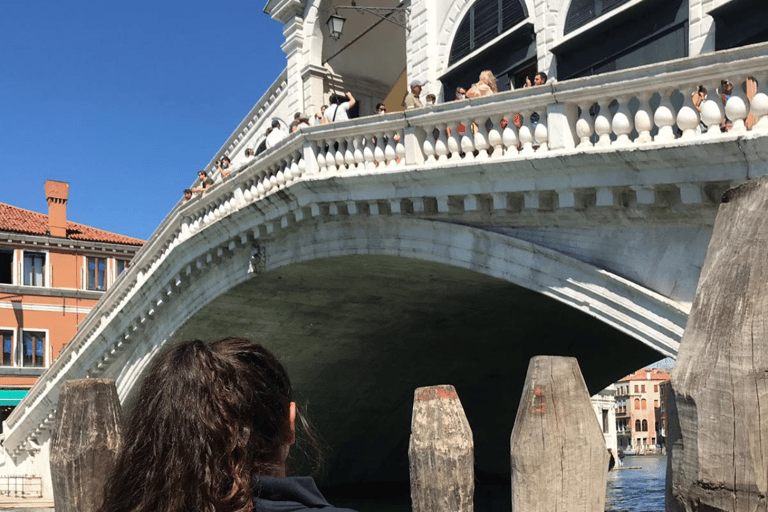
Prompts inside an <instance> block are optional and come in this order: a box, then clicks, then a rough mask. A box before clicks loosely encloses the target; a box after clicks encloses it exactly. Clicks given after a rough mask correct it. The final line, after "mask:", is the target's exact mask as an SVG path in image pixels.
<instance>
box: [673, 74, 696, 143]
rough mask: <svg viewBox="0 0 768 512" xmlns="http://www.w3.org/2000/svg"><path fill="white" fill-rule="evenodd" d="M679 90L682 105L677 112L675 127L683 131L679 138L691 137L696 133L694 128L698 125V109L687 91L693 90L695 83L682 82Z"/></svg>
mask: <svg viewBox="0 0 768 512" xmlns="http://www.w3.org/2000/svg"><path fill="white" fill-rule="evenodd" d="M680 90H681V92H682V93H683V105H682V106H681V107H680V110H679V111H678V112H677V127H678V128H680V130H682V132H683V134H682V135H681V136H680V140H686V139H693V138H695V137H696V136H697V135H698V132H697V130H696V128H698V126H699V111H698V109H697V108H696V105H694V104H693V98H692V97H691V92H689V91H695V90H696V85H694V84H683V86H682V87H681V88H680Z"/></svg>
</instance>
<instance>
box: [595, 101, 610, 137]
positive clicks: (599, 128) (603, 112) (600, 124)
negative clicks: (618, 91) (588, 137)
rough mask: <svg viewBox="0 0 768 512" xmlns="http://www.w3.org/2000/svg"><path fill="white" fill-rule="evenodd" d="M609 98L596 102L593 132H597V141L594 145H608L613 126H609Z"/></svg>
mask: <svg viewBox="0 0 768 512" xmlns="http://www.w3.org/2000/svg"><path fill="white" fill-rule="evenodd" d="M610 104H611V100H608V99H606V100H601V101H598V102H597V107H598V109H599V110H598V112H597V115H595V133H596V134H597V137H598V139H597V143H596V144H595V146H610V144H611V133H613V126H611V121H612V120H611V110H610Z"/></svg>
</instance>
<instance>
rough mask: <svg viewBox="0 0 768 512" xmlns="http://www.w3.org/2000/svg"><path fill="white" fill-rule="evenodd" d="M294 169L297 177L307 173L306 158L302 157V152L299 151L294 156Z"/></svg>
mask: <svg viewBox="0 0 768 512" xmlns="http://www.w3.org/2000/svg"><path fill="white" fill-rule="evenodd" d="M296 169H297V172H298V176H299V177H301V176H306V175H307V159H306V158H304V155H303V154H302V152H299V153H298V156H297V157H296Z"/></svg>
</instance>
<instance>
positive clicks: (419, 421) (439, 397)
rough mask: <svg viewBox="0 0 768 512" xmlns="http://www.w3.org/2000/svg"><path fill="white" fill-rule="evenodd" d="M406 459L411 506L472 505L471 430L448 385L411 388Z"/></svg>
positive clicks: (448, 508) (421, 510) (423, 509)
mask: <svg viewBox="0 0 768 512" xmlns="http://www.w3.org/2000/svg"><path fill="white" fill-rule="evenodd" d="M593 416H594V414H593ZM408 459H409V461H410V470H411V502H412V504H413V512H472V511H473V510H474V505H473V500H474V494H475V471H474V462H475V455H474V443H473V440H472V430H471V429H470V428H469V422H468V421H467V417H466V416H465V415H464V409H463V408H462V406H461V401H460V400H459V396H458V395H457V394H456V390H455V389H454V388H453V386H449V385H442V386H430V387H424V388H418V389H417V390H416V392H415V393H414V399H413V417H412V419H411V440H410V444H409V446H408Z"/></svg>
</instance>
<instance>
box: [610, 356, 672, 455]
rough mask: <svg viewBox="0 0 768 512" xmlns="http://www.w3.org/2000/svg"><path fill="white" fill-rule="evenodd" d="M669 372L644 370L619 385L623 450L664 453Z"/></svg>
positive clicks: (619, 430)
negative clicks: (665, 388)
mask: <svg viewBox="0 0 768 512" xmlns="http://www.w3.org/2000/svg"><path fill="white" fill-rule="evenodd" d="M668 381H669V372H667V371H666V370H663V369H656V368H654V369H649V368H646V369H642V370H638V371H636V372H635V373H633V374H630V375H627V376H626V377H624V378H623V379H621V380H620V381H619V382H617V383H616V429H617V437H618V444H619V446H618V447H619V449H620V450H623V451H624V452H629V453H636V454H641V453H648V452H656V451H659V450H661V449H662V447H663V446H664V444H665V438H666V424H665V422H666V420H665V416H664V415H663V414H662V413H663V406H662V402H663V398H664V391H665V390H664V383H666V382H668Z"/></svg>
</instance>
